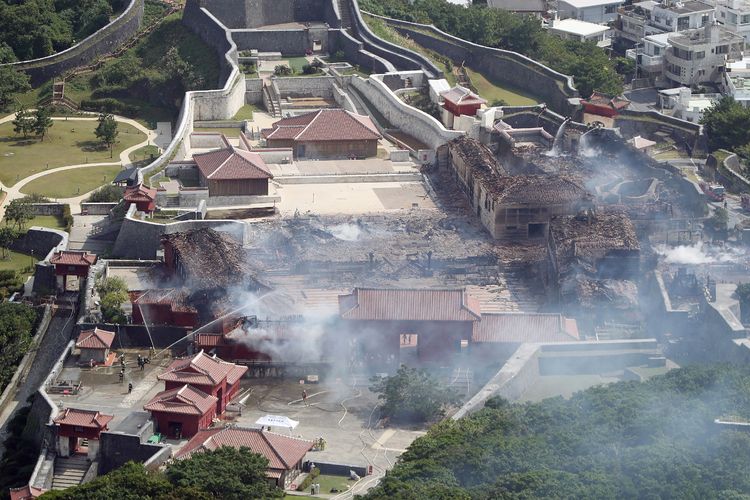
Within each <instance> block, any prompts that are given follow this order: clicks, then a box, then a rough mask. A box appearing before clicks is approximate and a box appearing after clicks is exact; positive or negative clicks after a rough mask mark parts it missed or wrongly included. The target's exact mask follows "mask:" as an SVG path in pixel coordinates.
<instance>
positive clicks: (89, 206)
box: [81, 202, 119, 215]
mask: <svg viewBox="0 0 750 500" xmlns="http://www.w3.org/2000/svg"><path fill="white" fill-rule="evenodd" d="M117 205H119V203H118V202H112V203H108V202H97V203H93V202H88V203H81V211H82V212H86V213H87V214H89V215H107V214H109V212H110V210H112V209H113V208H115V207H116V206H117Z"/></svg>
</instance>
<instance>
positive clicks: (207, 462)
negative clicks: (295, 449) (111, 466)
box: [40, 447, 283, 500]
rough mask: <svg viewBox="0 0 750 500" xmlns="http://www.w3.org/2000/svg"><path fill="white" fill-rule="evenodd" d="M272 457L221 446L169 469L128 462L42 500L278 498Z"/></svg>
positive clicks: (198, 454)
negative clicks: (270, 474) (269, 476)
mask: <svg viewBox="0 0 750 500" xmlns="http://www.w3.org/2000/svg"><path fill="white" fill-rule="evenodd" d="M267 465H268V460H267V459H266V458H265V457H262V456H260V455H257V454H255V453H253V452H251V451H250V450H249V449H248V448H240V449H235V448H228V447H221V448H218V449H216V450H213V451H203V452H200V453H195V454H193V455H192V456H191V457H190V458H187V459H185V460H177V461H175V462H173V463H171V464H170V465H168V466H167V470H166V472H161V471H154V472H149V471H147V470H146V469H145V468H144V467H143V465H141V464H136V463H133V462H129V463H127V464H125V465H124V466H123V467H121V468H119V469H116V470H114V471H112V472H110V473H109V474H106V475H104V476H99V477H97V478H96V479H94V480H93V481H91V482H89V483H86V484H82V485H80V486H74V487H72V488H68V489H66V490H53V491H49V492H47V493H45V494H44V495H42V496H41V497H40V498H43V499H44V500H111V499H115V498H116V499H118V500H121V499H122V500H149V499H153V500H183V499H186V498H189V499H191V500H211V499H215V498H221V499H227V500H240V499H242V500H244V499H251V498H263V499H265V498H278V497H281V496H282V495H283V492H282V491H281V490H280V489H277V488H273V487H271V486H270V484H269V483H268V481H267V480H266V477H265V469H266V466H267Z"/></svg>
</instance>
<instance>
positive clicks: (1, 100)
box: [0, 16, 31, 110]
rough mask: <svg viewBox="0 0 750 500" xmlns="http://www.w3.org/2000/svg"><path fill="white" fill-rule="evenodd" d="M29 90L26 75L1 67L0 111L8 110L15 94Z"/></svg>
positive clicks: (7, 67)
mask: <svg viewBox="0 0 750 500" xmlns="http://www.w3.org/2000/svg"><path fill="white" fill-rule="evenodd" d="M0 17H1V16H0ZM29 89H31V85H29V76H28V75H27V74H26V73H23V72H21V71H16V70H15V69H13V67H11V66H0V110H4V109H7V108H8V106H9V105H10V103H11V102H13V96H14V95H15V94H18V93H21V92H26V91H27V90H29Z"/></svg>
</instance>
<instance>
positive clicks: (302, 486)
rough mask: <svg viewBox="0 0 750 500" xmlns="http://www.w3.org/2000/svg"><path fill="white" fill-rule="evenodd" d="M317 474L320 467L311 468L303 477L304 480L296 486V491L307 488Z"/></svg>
mask: <svg viewBox="0 0 750 500" xmlns="http://www.w3.org/2000/svg"><path fill="white" fill-rule="evenodd" d="M319 475H320V469H318V468H317V467H316V468H314V469H313V470H311V471H310V473H309V474H308V475H307V477H306V478H305V480H304V481H302V482H301V483H299V485H298V486H297V491H305V490H306V489H307V488H309V487H310V485H311V484H312V482H313V481H314V480H315V478H316V477H318V476H319Z"/></svg>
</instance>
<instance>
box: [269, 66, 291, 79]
mask: <svg viewBox="0 0 750 500" xmlns="http://www.w3.org/2000/svg"><path fill="white" fill-rule="evenodd" d="M293 73H294V71H292V68H290V67H289V66H287V65H286V64H277V65H276V67H275V68H273V74H274V75H276V76H291V75H292V74H293Z"/></svg>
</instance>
